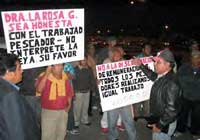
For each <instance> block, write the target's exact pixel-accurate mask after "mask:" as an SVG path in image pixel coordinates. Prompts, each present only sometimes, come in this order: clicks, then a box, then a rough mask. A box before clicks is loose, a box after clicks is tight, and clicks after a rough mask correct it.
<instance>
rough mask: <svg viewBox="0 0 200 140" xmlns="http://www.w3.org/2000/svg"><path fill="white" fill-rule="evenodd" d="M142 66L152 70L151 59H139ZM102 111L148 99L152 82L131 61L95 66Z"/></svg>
mask: <svg viewBox="0 0 200 140" xmlns="http://www.w3.org/2000/svg"><path fill="white" fill-rule="evenodd" d="M141 61H142V62H143V64H145V65H147V66H148V67H149V68H150V69H152V70H153V69H154V66H153V61H152V59H151V58H141ZM96 70H97V78H98V80H99V85H98V88H99V93H100V98H101V106H102V110H103V111H108V110H112V109H115V108H120V107H123V106H126V105H131V104H134V103H138V102H141V101H145V100H148V99H149V98H150V91H151V87H152V84H153V82H152V81H150V80H149V79H148V78H147V77H146V75H144V73H143V72H142V71H141V70H140V68H139V67H138V66H135V65H133V64H132V61H131V60H125V61H120V62H114V63H109V64H102V65H97V66H96Z"/></svg>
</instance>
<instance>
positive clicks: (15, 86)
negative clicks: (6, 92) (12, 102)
mask: <svg viewBox="0 0 200 140" xmlns="http://www.w3.org/2000/svg"><path fill="white" fill-rule="evenodd" d="M4 80H5V81H6V82H8V83H9V84H10V85H12V86H13V87H14V88H15V89H16V90H17V91H19V87H18V86H17V85H15V84H13V83H11V82H10V81H8V80H6V79H4Z"/></svg>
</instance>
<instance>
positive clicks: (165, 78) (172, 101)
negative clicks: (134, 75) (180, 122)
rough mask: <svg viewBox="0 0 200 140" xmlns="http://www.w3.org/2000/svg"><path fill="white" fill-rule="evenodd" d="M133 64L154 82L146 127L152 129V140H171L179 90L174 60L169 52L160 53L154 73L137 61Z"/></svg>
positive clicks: (178, 107)
mask: <svg viewBox="0 0 200 140" xmlns="http://www.w3.org/2000/svg"><path fill="white" fill-rule="evenodd" d="M133 61H134V64H136V65H138V66H139V67H140V69H141V70H142V71H143V72H144V73H145V75H147V77H148V78H149V79H151V80H152V81H155V82H154V84H153V86H152V88H151V94H150V117H149V118H147V121H148V127H150V128H152V131H153V140H171V136H172V135H173V133H174V131H175V129H176V120H177V116H178V114H179V112H180V97H181V88H180V86H179V84H178V83H177V80H176V78H175V74H174V73H173V66H174V64H175V59H174V56H173V54H172V52H171V51H169V50H163V51H161V52H160V53H159V54H158V56H157V57H156V59H155V72H156V73H155V72H153V71H151V70H149V69H148V68H147V67H146V66H144V65H143V64H142V62H141V61H140V60H139V59H134V60H133Z"/></svg>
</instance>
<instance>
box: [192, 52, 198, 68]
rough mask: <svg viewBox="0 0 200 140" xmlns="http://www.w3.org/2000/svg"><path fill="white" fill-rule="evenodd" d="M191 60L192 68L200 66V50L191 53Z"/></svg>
mask: <svg viewBox="0 0 200 140" xmlns="http://www.w3.org/2000/svg"><path fill="white" fill-rule="evenodd" d="M191 62H192V66H193V67H194V68H200V52H196V53H193V54H192V57H191Z"/></svg>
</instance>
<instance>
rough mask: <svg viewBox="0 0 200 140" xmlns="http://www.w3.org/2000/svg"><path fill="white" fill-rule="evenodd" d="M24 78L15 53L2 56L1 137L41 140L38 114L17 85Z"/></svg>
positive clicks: (0, 60)
mask: <svg viewBox="0 0 200 140" xmlns="http://www.w3.org/2000/svg"><path fill="white" fill-rule="evenodd" d="M21 80H22V69H21V65H20V62H19V60H18V58H17V57H16V56H15V55H14V54H1V56H0V139H1V140H39V139H40V132H39V129H38V127H37V123H36V116H35V115H34V114H33V112H32V109H31V107H30V106H29V104H28V103H27V101H26V100H25V98H24V97H23V96H22V95H20V94H19V93H18V90H19V88H18V87H17V86H16V85H15V84H17V83H18V82H20V81H21Z"/></svg>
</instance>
